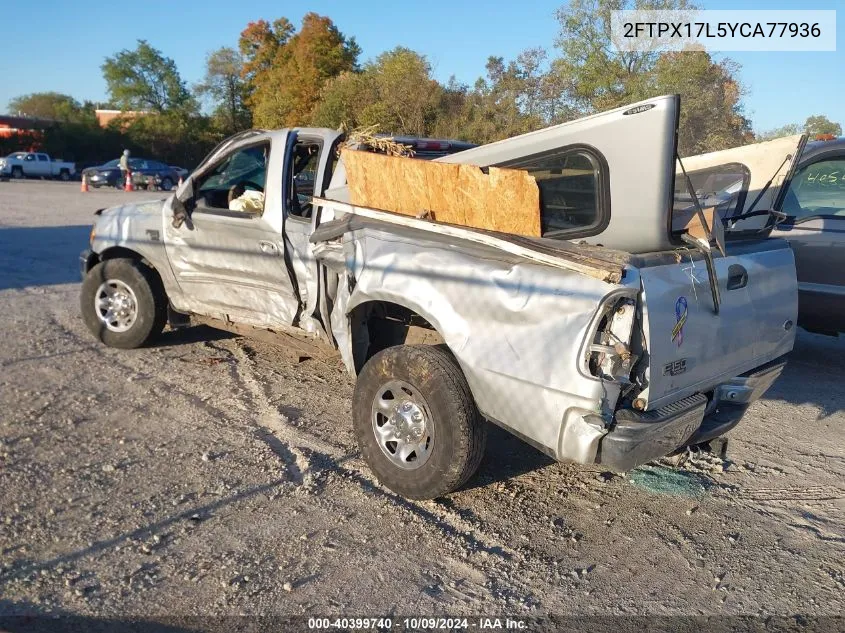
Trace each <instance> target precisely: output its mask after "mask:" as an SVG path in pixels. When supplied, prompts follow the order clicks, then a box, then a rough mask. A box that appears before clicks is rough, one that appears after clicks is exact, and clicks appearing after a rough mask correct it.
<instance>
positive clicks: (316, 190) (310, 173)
mask: <svg viewBox="0 0 845 633" xmlns="http://www.w3.org/2000/svg"><path fill="white" fill-rule="evenodd" d="M341 138H342V137H341V136H340V135H339V134H338V136H337V137H335V138H331V137H329V138H327V137H326V136H324V135H313V134H307V133H305V132H292V133H291V138H290V139H289V142H288V148H287V151H288V156H287V159H286V161H285V176H284V184H283V189H284V200H285V202H284V210H285V219H284V222H285V225H284V235H285V240H286V245H287V249H288V250H287V251H286V252H288V253H289V254H290V257H289V264H290V266H291V269H292V270H293V272H294V275H295V278H296V284H297V290H298V294H299V297H300V299H301V301H302V305H303V313H302V315H301V322H300V324H299V325H300V327H302V328H303V329H305V330H307V331H312V332H313V331H315V330H317V329H320V326H319V324H318V323H317V322H316V321H312V320H311V316H312V315H313V314H314V312H315V311H316V310H317V309H318V306H317V299H318V297H317V293H318V278H319V274H318V270H319V269H318V264H317V261H316V260H315V259H314V256H313V254H312V252H311V243H310V241H309V240H310V237H311V233H312V232H313V231H314V226H315V220H316V219H315V218H314V217H313V211H314V209H313V206H312V204H311V200H312V198H313V197H314V196H320V195H322V194H323V191H324V190H325V188H326V186H327V185H328V182H329V180H330V179H331V174H332V170H333V167H334V165H335V163H336V156H337V145H338V143H339V142H340V140H341Z"/></svg>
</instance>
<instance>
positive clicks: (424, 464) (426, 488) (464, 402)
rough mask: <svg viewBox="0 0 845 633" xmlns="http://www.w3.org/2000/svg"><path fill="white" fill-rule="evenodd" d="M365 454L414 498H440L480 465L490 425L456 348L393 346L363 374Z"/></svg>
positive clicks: (357, 421) (355, 409)
mask: <svg viewBox="0 0 845 633" xmlns="http://www.w3.org/2000/svg"><path fill="white" fill-rule="evenodd" d="M352 414H353V423H354V427H355V435H356V437H357V440H358V446H359V447H360V449H361V454H362V455H363V457H364V459H365V460H366V461H367V463H368V464H369V466H370V468H371V469H372V470H373V472H374V473H375V475H376V477H377V478H378V480H379V481H380V482H381V483H382V484H384V485H385V486H387V487H388V488H390V489H391V490H393V491H395V492H397V493H398V494H400V495H402V496H403V497H407V498H409V499H434V498H436V497H440V496H442V495H445V494H447V493H450V492H452V491H454V490H455V489H457V488H459V487H460V486H461V485H463V484H464V483H465V482H466V481H467V480H468V479H469V478H470V477H471V476H472V475H473V474H474V473H475V471H476V470H477V469H478V465H479V463H480V462H481V458H482V456H483V454H484V446H485V444H486V440H487V427H486V425H485V422H484V420H483V418H482V417H481V415H480V414H479V412H478V409H477V408H476V406H475V401H474V400H473V397H472V393H471V392H470V389H469V385H467V382H466V379H465V378H464V375H463V372H462V371H461V369H460V367H459V366H458V364H457V362H456V361H455V360H454V358H453V357H452V356H451V354H450V353H449V352H448V351H447V350H445V349H443V348H441V347H434V346H428V345H400V346H397V347H390V348H388V349H386V350H383V351H381V352H379V353H378V354H376V355H375V356H373V357H372V358H371V359H370V360H369V361H368V362H367V364H366V365H364V368H363V369H362V370H361V373H360V375H359V376H358V381H357V383H356V385H355V395H354V398H353V405H352Z"/></svg>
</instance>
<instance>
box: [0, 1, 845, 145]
mask: <svg viewBox="0 0 845 633" xmlns="http://www.w3.org/2000/svg"><path fill="white" fill-rule="evenodd" d="M561 4H562V2H561V0H557V1H551V0H529V1H527V2H514V1H513V0H487V1H486V2H483V3H481V2H478V1H477V0H451V1H449V2H446V1H444V0H429V1H428V2H418V1H415V2H396V1H395V0H393V1H384V2H376V1H370V0H355V1H354V2H350V1H348V0H347V1H345V2H344V1H341V0H337V1H334V2H331V1H327V0H311V1H310V2H307V3H303V2H285V1H278V0H277V1H275V2H271V1H270V0H248V1H247V2H243V3H234V2H231V0H226V1H222V0H206V1H204V2H198V1H196V0H182V1H181V2H180V1H178V0H177V1H173V0H169V1H167V2H162V1H159V0H142V1H141V2H138V3H130V4H128V5H127V4H123V5H121V3H108V2H105V3H97V2H95V3H93V4H92V3H86V4H79V3H70V2H66V0H40V1H39V2H9V3H7V5H9V6H5V7H4V9H3V19H2V22H3V55H0V111H4V110H5V108H6V106H7V104H8V102H9V99H11V98H12V97H15V96H17V95H20V94H25V93H30V92H40V91H48V90H54V91H57V92H64V93H67V94H70V95H72V96H74V97H76V98H77V99H80V100H83V99H92V100H95V101H97V100H105V99H106V87H105V82H104V81H103V78H102V74H101V72H100V65H101V64H102V62H103V59H104V58H105V57H106V56H108V55H112V54H113V53H115V52H116V51H118V50H120V49H123V48H133V47H134V46H135V41H136V40H137V39H146V40H148V41H149V42H150V43H151V44H152V45H153V46H155V47H156V48H158V49H160V50H161V51H162V52H163V53H164V54H165V55H167V56H169V57H172V58H173V59H174V60H175V61H176V64H177V65H178V67H179V71H180V72H181V74H182V77H183V78H184V79H185V80H186V81H187V82H188V83H189V84H192V83H194V82H196V81H198V80H199V79H200V78H201V76H202V74H203V65H204V60H205V56H206V53H207V52H209V51H211V50H213V49H215V48H218V47H220V46H235V45H236V44H237V39H238V34H239V33H240V31H241V30H242V29H243V28H244V27H245V26H246V24H247V23H248V22H250V21H253V20H257V19H260V18H265V19H268V20H273V19H275V18H277V17H280V16H286V17H288V18H289V19H290V20H291V21H292V22H294V24H298V23H299V21H300V19H301V17H302V15H303V14H304V13H305V12H306V11H315V12H317V13H320V14H323V15H328V16H329V17H331V18H332V19H333V20H334V21H335V23H336V24H337V25H338V27H339V28H340V29H341V31H342V32H344V33H346V34H348V35H353V36H355V38H356V39H357V41H358V43H359V44H360V45H361V47H362V49H363V55H362V61H363V60H366V59H368V58H371V57H374V56H376V55H378V54H379V53H380V52H382V51H385V50H389V49H391V48H393V47H394V46H397V45H400V44H401V45H404V46H407V47H409V48H412V49H414V50H417V51H419V52H421V53H423V54H425V55H427V56H428V58H429V60H430V61H431V62H432V64H433V66H434V69H435V73H436V75H437V77H438V79H441V80H443V81H445V80H447V79H448V78H449V76H450V75H455V76H456V77H457V78H458V79H459V80H460V81H463V82H466V83H470V84H471V83H472V82H473V81H474V80H475V79H476V78H477V77H478V76H480V75H482V74H483V73H484V64H485V62H486V59H487V56H488V55H492V54H495V55H501V56H503V57H505V58H506V59H509V58H512V57H515V56H516V55H517V54H518V53H519V52H520V51H521V50H523V49H526V48H530V47H535V46H543V47H547V48H552V46H553V44H554V39H555V36H556V34H557V24H556V21H555V19H554V12H555V10H556V9H557V8H558V7H559V6H560V5H561ZM698 4H699V5H700V6H701V7H702V8H706V9H801V8H812V9H836V8H838V7H841V6H843V5H842V3H841V1H839V2H837V1H835V0H816V1H814V2H813V3H812V4H811V5H809V4H805V3H804V2H799V1H798V0H791V1H787V0H766V1H765V2H759V1H758V2H754V1H751V0H746V1H745V2H743V1H739V2H730V1H728V0H710V1H708V0H700V1H699V2H698ZM123 7H127V9H124V8H123ZM837 17H838V18H839V20H838V24H837V42H838V46H837V48H838V50H837V51H836V52H827V53H762V52H760V53H732V54H730V55H729V56H730V57H731V58H732V59H735V60H736V61H738V62H740V63H741V64H742V71H741V78H742V80H743V82H744V84H745V86H746V87H747V90H748V95H747V96H746V98H745V106H746V115H747V116H749V117H750V118H751V120H752V122H753V124H754V128H755V129H756V130H758V131H759V130H767V129H771V128H774V127H777V126H780V125H783V124H785V123H790V122H801V121H803V120H804V119H806V118H807V116H809V115H813V114H824V115H826V116H828V117H829V118H830V119H832V120H834V121H838V122H840V123H842V124H843V125H845V80H843V75H845V35H843V32H845V11H841V12H840V13H839V15H838V16H837Z"/></svg>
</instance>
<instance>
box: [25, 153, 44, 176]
mask: <svg viewBox="0 0 845 633" xmlns="http://www.w3.org/2000/svg"><path fill="white" fill-rule="evenodd" d="M22 167H23V173H24V175H25V176H40V175H41V173H40V172H39V171H38V159H37V158H36V156H35V154H27V155H26V156H24V159H23V165H22Z"/></svg>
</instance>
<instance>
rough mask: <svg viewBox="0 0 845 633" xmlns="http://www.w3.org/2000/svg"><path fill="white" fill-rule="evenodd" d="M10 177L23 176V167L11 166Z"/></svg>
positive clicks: (19, 177) (18, 177)
mask: <svg viewBox="0 0 845 633" xmlns="http://www.w3.org/2000/svg"><path fill="white" fill-rule="evenodd" d="M12 178H17V179H21V178H23V169H21V168H20V167H12Z"/></svg>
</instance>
